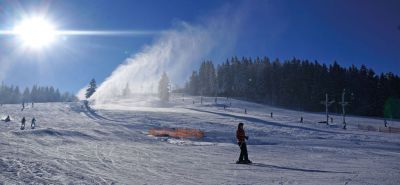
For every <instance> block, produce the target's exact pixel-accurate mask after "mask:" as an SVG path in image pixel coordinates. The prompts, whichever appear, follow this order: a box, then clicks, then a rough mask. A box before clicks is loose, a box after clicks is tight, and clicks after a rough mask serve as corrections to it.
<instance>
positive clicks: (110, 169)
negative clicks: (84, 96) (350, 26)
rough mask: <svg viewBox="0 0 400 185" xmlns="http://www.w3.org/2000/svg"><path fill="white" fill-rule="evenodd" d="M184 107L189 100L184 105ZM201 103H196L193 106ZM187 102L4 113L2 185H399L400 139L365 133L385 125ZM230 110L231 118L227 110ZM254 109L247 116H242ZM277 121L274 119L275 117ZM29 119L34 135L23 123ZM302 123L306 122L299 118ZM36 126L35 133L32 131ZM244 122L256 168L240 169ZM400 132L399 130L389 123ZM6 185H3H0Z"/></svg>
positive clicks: (0, 110)
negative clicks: (186, 135) (155, 131)
mask: <svg viewBox="0 0 400 185" xmlns="http://www.w3.org/2000/svg"><path fill="white" fill-rule="evenodd" d="M183 100H184V101H183ZM193 102H194V103H195V104H193ZM200 102H201V98H200V97H182V96H178V95H175V96H174V97H172V101H171V102H170V103H167V104H162V103H160V102H158V101H157V100H156V99H151V98H149V97H146V98H143V97H141V98H137V99H129V100H128V99H127V100H115V101H110V102H108V103H104V104H101V105H93V106H92V109H90V110H88V109H86V108H85V107H84V106H83V105H82V104H81V103H43V104H39V103H38V104H35V107H34V108H31V107H29V108H28V109H25V110H24V111H21V105H3V106H2V107H0V115H1V116H2V117H4V116H7V115H10V116H11V119H12V121H11V122H3V121H1V122H0V182H1V183H3V184H18V183H21V184H29V183H33V184H363V185H364V184H400V177H399V175H398V174H400V167H399V166H400V160H399V159H400V134H396V133H384V132H375V131H365V130H361V129H360V128H359V125H369V126H373V127H376V128H378V127H383V120H380V119H372V118H360V117H348V118H347V122H348V129H347V130H343V129H341V126H342V125H341V117H340V116H333V117H334V119H333V120H334V121H333V123H332V124H331V125H330V126H327V125H326V124H321V123H317V122H319V121H323V120H324V119H325V115H324V114H317V113H305V112H298V111H291V110H285V109H280V108H275V107H270V106H265V105H260V104H255V103H250V102H246V101H239V100H232V99H229V100H227V99H226V98H218V99H217V102H215V99H214V98H203V104H200ZM224 105H225V106H226V109H224ZM244 109H246V112H247V114H245V113H244ZM271 112H273V117H272V118H271V117H270V113H271ZM23 116H25V117H26V118H27V128H28V129H26V130H20V129H19V127H20V120H21V118H22V117H23ZM301 116H303V117H304V123H300V122H299V120H300V117H301ZM32 117H35V118H36V120H37V128H36V129H34V130H31V129H30V128H29V126H30V120H31V119H32ZM239 122H243V123H244V124H245V130H246V133H247V135H249V137H250V139H249V141H248V150H249V157H250V159H251V160H253V162H255V164H253V165H238V164H234V161H236V160H237V158H238V156H239V147H238V146H237V145H236V144H235V143H236V141H235V131H236V128H237V124H238V123H239ZM388 123H389V126H393V127H400V123H399V122H395V121H390V120H389V121H388ZM178 127H179V128H195V129H200V130H202V131H204V132H205V136H204V138H202V139H174V138H167V137H154V136H149V135H148V130H149V129H151V128H178ZM1 183H0V184H1Z"/></svg>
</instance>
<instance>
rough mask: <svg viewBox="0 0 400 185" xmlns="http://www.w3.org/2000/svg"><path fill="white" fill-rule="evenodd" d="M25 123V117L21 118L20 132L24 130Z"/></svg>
mask: <svg viewBox="0 0 400 185" xmlns="http://www.w3.org/2000/svg"><path fill="white" fill-rule="evenodd" d="M25 122H26V119H25V117H23V118H22V120H21V130H24V129H25Z"/></svg>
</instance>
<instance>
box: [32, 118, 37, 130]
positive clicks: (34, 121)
mask: <svg viewBox="0 0 400 185" xmlns="http://www.w3.org/2000/svg"><path fill="white" fill-rule="evenodd" d="M35 126H36V119H35V117H33V118H32V122H31V129H35Z"/></svg>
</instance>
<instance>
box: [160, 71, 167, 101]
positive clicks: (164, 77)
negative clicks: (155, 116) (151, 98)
mask: <svg viewBox="0 0 400 185" xmlns="http://www.w3.org/2000/svg"><path fill="white" fill-rule="evenodd" d="M158 97H159V98H160V100H161V101H164V102H167V101H169V79H168V76H167V73H165V72H164V73H163V74H162V76H161V79H160V81H159V83H158Z"/></svg>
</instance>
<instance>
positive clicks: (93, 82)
mask: <svg viewBox="0 0 400 185" xmlns="http://www.w3.org/2000/svg"><path fill="white" fill-rule="evenodd" d="M96 88H97V86H96V80H95V79H94V78H93V79H92V80H91V81H90V83H89V87H88V88H87V89H86V94H85V96H86V99H88V98H90V96H92V95H93V94H94V93H95V92H96Z"/></svg>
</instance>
